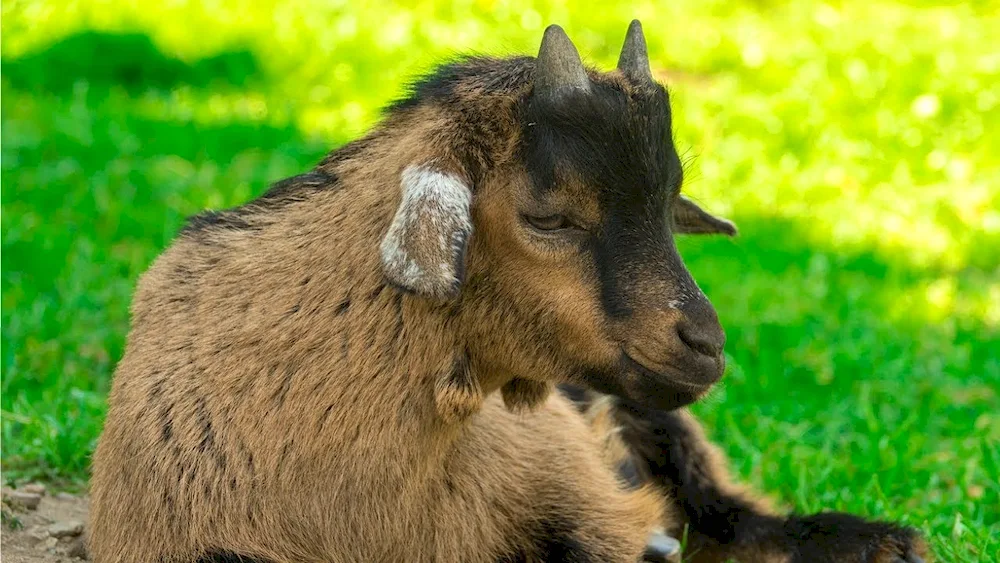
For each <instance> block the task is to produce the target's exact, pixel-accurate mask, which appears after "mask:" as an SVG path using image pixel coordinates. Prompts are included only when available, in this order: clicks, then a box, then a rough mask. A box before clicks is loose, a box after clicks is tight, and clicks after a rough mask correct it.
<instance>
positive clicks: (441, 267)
mask: <svg viewBox="0 0 1000 563" xmlns="http://www.w3.org/2000/svg"><path fill="white" fill-rule="evenodd" d="M400 184H401V187H402V192H403V197H402V201H401V202H400V204H399V209H398V210H397V211H396V216H395V217H393V219H392V223H391V224H390V225H389V230H388V232H387V233H386V235H385V238H384V239H382V245H381V247H380V250H381V253H382V266H383V268H384V270H385V274H386V277H388V278H389V279H390V280H391V281H392V282H393V283H395V284H396V285H398V286H400V287H403V288H406V289H409V290H410V291H414V292H417V293H423V294H427V295H431V296H436V297H444V296H448V295H453V294H454V293H455V292H456V291H457V290H458V286H459V284H460V283H461V281H462V277H463V276H464V271H463V270H464V262H465V244H466V242H467V240H468V238H469V235H470V234H471V233H472V216H471V214H470V206H471V204H472V191H471V190H470V189H469V187H468V185H466V183H465V182H463V181H462V180H460V179H459V178H458V177H457V176H455V175H454V174H448V173H444V172H439V171H437V170H434V169H433V168H430V167H427V166H408V167H406V169H405V170H403V174H402V180H401V182H400Z"/></svg>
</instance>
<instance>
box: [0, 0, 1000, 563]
mask: <svg viewBox="0 0 1000 563" xmlns="http://www.w3.org/2000/svg"><path fill="white" fill-rule="evenodd" d="M271 3H272V4H273V6H269V5H267V4H268V2H263V3H261V2H257V1H255V2H252V3H251V2H249V1H241V2H229V3H225V5H222V4H221V3H198V2H194V3H183V2H179V3H170V4H169V5H166V4H167V3H146V2H144V3H139V2H130V1H127V0H109V1H107V2H102V3H93V4H87V3H73V4H67V5H66V6H58V5H54V4H55V3H38V2H14V1H12V2H4V3H3V8H2V9H3V13H2V19H3V29H2V32H3V33H2V38H0V47H2V57H3V67H2V74H3V78H2V91H0V94H2V178H0V180H2V204H3V213H2V228H3V254H2V260H3V262H2V268H3V272H2V273H3V275H2V321H3V348H2V357H3V382H2V403H0V406H2V411H3V412H2V414H3V423H2V439H3V443H2V453H3V469H4V474H5V478H6V479H25V478H45V479H50V480H62V481H69V482H73V481H77V482H80V481H81V480H82V479H84V478H85V476H86V471H87V465H88V463H89V455H90V452H91V450H92V448H93V445H94V441H95V438H96V436H97V434H98V432H99V430H100V426H101V420H102V416H103V411H104V397H105V394H106V392H107V389H108V384H109V378H110V376H111V373H112V370H113V368H114V364H115V361H116V360H117V359H118V358H119V356H120V355H121V352H122V345H123V341H124V337H125V334H126V332H127V329H128V305H129V299H130V294H131V291H132V288H133V284H134V282H135V279H136V277H137V276H138V275H139V274H140V273H141V272H142V271H143V270H144V268H146V267H147V265H148V264H149V263H150V261H151V260H152V259H153V258H154V257H155V256H156V255H157V253H158V252H159V251H160V250H161V249H162V248H163V247H164V246H165V245H166V244H167V243H168V242H169V241H170V239H171V238H172V236H173V235H174V234H175V233H176V232H177V230H178V229H179V227H180V226H181V224H182V222H183V220H184V217H185V216H187V215H190V214H192V213H195V212H197V211H199V210H201V209H203V208H206V207H213V208H218V207H222V206H228V205H234V204H238V203H240V202H243V201H245V200H247V199H249V198H251V197H252V196H254V195H255V194H258V193H260V192H262V191H263V190H264V189H265V188H266V187H267V185H268V183H270V182H272V181H275V180H278V179H280V178H282V177H285V176H288V175H291V174H294V173H297V172H300V171H302V170H304V169H305V168H306V167H309V166H311V165H312V164H313V163H314V162H316V161H317V159H318V158H320V156H321V155H322V154H323V153H324V152H325V151H327V150H328V149H330V148H333V147H335V146H338V145H340V144H342V143H344V142H345V141H347V140H349V139H351V138H353V137H355V136H357V135H359V134H360V133H361V132H363V131H364V130H365V129H366V128H367V127H369V126H370V125H371V124H372V123H373V122H374V121H375V120H376V119H377V117H378V109H379V107H381V106H382V105H384V104H385V103H386V102H388V101H389V100H391V99H392V98H393V97H394V96H396V95H398V94H399V93H400V92H401V91H402V87H403V82H404V81H405V80H406V79H407V78H410V77H412V76H413V75H414V74H415V73H418V72H420V71H423V70H426V69H428V68H429V66H430V65H431V64H432V63H433V62H434V61H435V60H438V59H440V58H441V57H447V56H450V55H452V54H455V53H457V52H463V51H467V50H476V51H481V52H488V53H501V54H502V53H534V52H535V51H536V49H537V42H538V40H539V38H540V36H541V30H542V28H543V27H544V26H545V25H546V24H548V23H551V22H558V23H560V24H562V25H563V26H564V27H565V28H566V29H567V30H568V31H569V33H570V35H571V36H572V37H573V38H574V40H575V42H576V43H577V45H578V46H579V47H580V50H581V51H582V52H583V53H584V54H585V56H586V57H588V58H589V60H590V61H591V62H593V63H596V64H599V65H601V66H603V67H605V68H610V67H611V66H612V65H613V63H614V60H615V58H616V56H617V50H618V48H619V46H620V42H621V40H622V37H623V35H624V31H625V27H626V25H627V22H628V20H629V19H631V18H632V17H640V18H641V19H642V20H643V23H644V26H645V28H646V33H647V36H648V38H649V41H650V50H651V54H652V57H653V59H654V63H655V66H656V69H657V72H658V74H659V76H661V77H663V78H665V79H666V81H667V82H668V84H669V86H670V87H671V89H672V100H673V104H674V111H675V117H674V122H675V124H676V127H677V131H676V133H677V138H678V143H679V144H680V146H681V147H682V149H683V153H684V157H685V160H686V162H687V167H688V169H689V172H688V178H690V181H689V182H688V184H687V185H686V188H685V189H686V190H687V192H688V193H689V194H691V195H692V196H693V197H694V198H696V199H697V200H699V201H700V202H702V203H703V204H705V205H706V206H707V207H709V208H710V209H712V210H713V211H716V212H719V213H721V214H725V215H728V216H730V217H732V218H734V219H735V220H736V221H737V223H738V224H739V226H740V228H741V235H740V236H739V237H738V238H737V239H734V240H721V239H689V240H686V241H684V242H683V243H682V253H683V255H684V257H685V259H686V260H687V262H688V264H689V266H690V268H691V270H692V272H693V273H694V274H695V277H696V278H697V279H698V280H699V282H700V283H701V285H702V287H703V288H704V289H705V291H706V293H707V294H708V295H709V297H710V298H711V299H712V300H713V302H714V303H715V305H716V308H717V309H718V311H719V314H720V316H721V318H722V320H723V324H724V325H725V326H726V329H727V332H728V335H729V345H728V347H727V350H728V353H729V361H730V362H729V363H730V366H731V367H730V370H729V373H728V374H727V378H726V379H725V383H724V385H723V386H722V387H721V388H720V389H719V390H718V391H717V392H716V393H714V394H713V395H712V396H711V397H710V398H709V399H708V400H707V401H706V402H705V403H703V404H701V405H699V406H698V407H697V408H696V410H697V411H698V413H699V414H700V415H701V416H702V417H703V419H704V420H705V422H706V425H707V426H708V427H709V429H710V433H711V434H712V435H713V436H714V437H715V438H716V439H718V440H719V442H720V443H721V444H722V445H723V447H724V448H725V449H726V451H727V452H728V453H729V454H730V455H731V456H732V458H733V465H734V471H735V472H736V473H737V474H739V475H740V476H742V477H743V478H744V479H746V480H747V481H749V482H750V483H752V484H754V485H755V486H757V487H759V488H761V489H763V490H765V491H767V492H769V493H770V494H772V495H774V496H775V497H776V498H777V499H779V500H780V501H781V502H782V503H784V505H785V506H787V507H789V508H793V509H795V510H798V511H803V512H809V511H816V510H821V509H835V510H848V511H852V512H858V513H862V514H867V515H870V516H875V517H883V518H891V519H895V520H900V521H903V522H906V523H908V524H912V525H915V526H918V527H920V528H922V529H923V530H925V531H926V532H927V533H928V534H929V535H930V537H931V538H932V541H933V543H934V545H935V548H936V550H937V552H938V554H939V557H940V559H941V560H944V561H990V560H993V559H992V558H993V557H995V556H996V553H998V551H1000V485H998V482H1000V152H998V151H997V147H998V146H1000V135H998V131H1000V127H998V125H1000V122H998V117H997V116H998V115H1000V52H998V51H997V50H996V48H995V37H994V35H995V30H996V29H1000V10H998V8H997V5H996V4H995V3H972V4H970V3H965V4H961V5H959V4H956V5H954V6H950V7H934V6H930V5H924V4H922V3H919V2H904V3H899V4H893V3H888V2H885V1H882V0H872V1H864V2H861V1H858V2H853V1H845V2H831V3H830V4H822V3H818V2H813V1H804V2H795V3H778V2H769V1H766V0H758V1H755V2H745V3H741V4H733V3H730V2H721V1H719V2H689V3H679V2H669V3H667V2H664V3H662V4H663V5H655V4H652V3H648V2H638V3H632V2H619V3H618V4H619V5H618V6H614V5H611V4H608V5H607V7H606V8H605V9H601V10H597V9H593V8H586V7H584V5H585V3H583V2H580V3H579V4H578V5H577V4H573V3H571V4H565V5H561V6H559V7H542V4H543V3H541V2H539V3H538V5H535V4H532V3H530V2H525V1H523V0H521V1H517V2H514V3H508V4H506V5H504V6H501V5H499V4H494V3H492V2H489V1H486V0H478V1H472V0H467V1H458V0H455V1H452V2H438V3H436V6H432V5H431V3H423V4H419V5H417V7H413V6H412V5H411V3H405V4H404V3H399V5H398V6H395V7H384V5H383V6H381V7H380V6H376V5H375V4H372V5H371V6H368V5H365V4H358V3H353V2H352V3H347V2H344V3H339V2H334V3H330V2H319V1H318V0H316V1H315V2H308V1H306V2H292V3H285V2H276V1H273V2H271ZM160 4H165V5H162V6H161V5H160ZM789 4H791V5H789ZM609 14H611V15H612V16H609Z"/></svg>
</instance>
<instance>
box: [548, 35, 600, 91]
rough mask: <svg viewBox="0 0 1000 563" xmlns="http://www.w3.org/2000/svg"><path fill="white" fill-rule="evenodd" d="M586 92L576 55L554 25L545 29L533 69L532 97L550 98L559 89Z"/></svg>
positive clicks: (586, 80)
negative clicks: (533, 88) (533, 87)
mask: <svg viewBox="0 0 1000 563" xmlns="http://www.w3.org/2000/svg"><path fill="white" fill-rule="evenodd" d="M570 88H577V89H580V90H584V91H588V90H590V79H589V78H587V71H586V70H584V68H583V62H582V61H581V60H580V53H578V52H577V50H576V47H574V46H573V42H572V41H570V40H569V37H567V36H566V32H565V31H563V29H562V28H561V27H559V26H558V25H555V24H553V25H550V26H549V27H547V28H545V35H543V36H542V46H541V47H539V49H538V61H537V62H536V66H535V93H536V94H539V95H542V96H552V95H555V94H556V93H557V92H559V91H562V90H563V89H570Z"/></svg>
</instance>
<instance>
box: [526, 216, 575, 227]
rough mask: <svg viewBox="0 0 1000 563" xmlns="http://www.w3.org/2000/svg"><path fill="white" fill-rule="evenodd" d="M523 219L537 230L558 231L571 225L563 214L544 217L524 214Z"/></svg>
mask: <svg viewBox="0 0 1000 563" xmlns="http://www.w3.org/2000/svg"><path fill="white" fill-rule="evenodd" d="M524 219H525V220H526V221H527V222H528V224H529V225H531V226H532V227H534V228H536V229H538V230H539V231H558V230H560V229H565V228H568V227H572V226H573V224H572V223H570V222H569V219H567V218H566V216H565V215H546V216H545V217H534V216H532V215H525V216H524Z"/></svg>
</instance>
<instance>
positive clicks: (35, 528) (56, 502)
mask: <svg viewBox="0 0 1000 563" xmlns="http://www.w3.org/2000/svg"><path fill="white" fill-rule="evenodd" d="M31 506H35V508H33V509H32V508H31ZM89 507H90V502H89V499H87V497H85V496H74V495H70V494H66V493H58V494H52V493H50V492H48V491H45V489H44V488H43V487H37V486H36V487H34V488H32V487H31V486H28V487H21V488H19V489H17V490H14V491H12V490H10V489H4V490H3V527H2V531H0V552H2V556H3V561H4V563H57V562H60V563H70V562H78V561H82V560H83V559H81V557H80V556H82V555H83V533H82V532H83V527H84V526H86V524H87V510H88V509H89Z"/></svg>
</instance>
